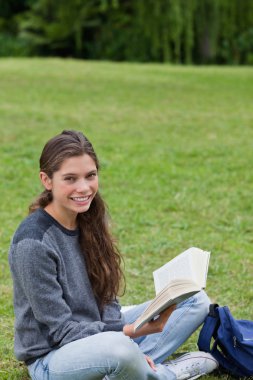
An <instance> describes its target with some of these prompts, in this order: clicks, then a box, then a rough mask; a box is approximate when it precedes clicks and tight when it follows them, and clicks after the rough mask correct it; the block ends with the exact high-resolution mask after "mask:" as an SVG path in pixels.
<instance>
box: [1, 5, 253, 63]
mask: <svg viewBox="0 0 253 380" xmlns="http://www.w3.org/2000/svg"><path fill="white" fill-rule="evenodd" d="M252 35H253V1H252V0H156V1H153V0H138V1H131V0H72V1H69V0H61V1H54V0H9V1H8V2H6V1H4V0H0V55H7V53H8V46H7V49H5V51H6V52H5V53H3V52H4V49H3V46H4V44H5V45H6V41H8V40H9V41H12V43H10V48H9V50H10V54H11V53H12V54H14V55H15V49H11V44H13V46H14V45H15V44H16V45H17V44H20V46H23V47H26V49H24V50H23V53H24V55H26V54H30V55H58V56H65V57H66V56H69V57H77V58H87V59H110V60H119V61H121V60H128V61H143V62H149V61H154V62H172V63H182V64H191V63H199V64H206V63H218V64H219V63H221V64H252V63H253V38H252ZM17 55H18V54H17Z"/></svg>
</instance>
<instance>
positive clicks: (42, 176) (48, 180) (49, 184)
mask: <svg viewBox="0 0 253 380" xmlns="http://www.w3.org/2000/svg"><path fill="white" fill-rule="evenodd" d="M40 180H41V183H42V185H43V186H44V187H45V189H46V190H52V180H51V178H49V177H48V175H47V174H46V173H45V172H40Z"/></svg>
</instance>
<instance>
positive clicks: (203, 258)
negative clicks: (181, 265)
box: [192, 250, 210, 289]
mask: <svg viewBox="0 0 253 380" xmlns="http://www.w3.org/2000/svg"><path fill="white" fill-rule="evenodd" d="M209 259H210V252H207V251H201V250H199V251H194V254H193V255H192V267H193V272H194V279H195V281H196V282H197V284H199V285H200V286H201V288H203V289H204V288H205V287H206V279H207V272H208V265H209Z"/></svg>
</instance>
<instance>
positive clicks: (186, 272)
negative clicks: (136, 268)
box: [153, 247, 210, 294]
mask: <svg viewBox="0 0 253 380" xmlns="http://www.w3.org/2000/svg"><path fill="white" fill-rule="evenodd" d="M209 256H210V252H206V251H203V250H201V249H199V248H195V247H192V248H189V249H187V250H186V251H184V252H182V253H181V254H179V255H178V256H176V257H174V259H172V260H171V261H169V262H168V263H167V264H165V265H163V266H162V267H161V268H159V269H157V270H155V271H154V272H153V277H154V284H155V292H156V294H158V293H159V292H160V291H161V290H162V289H163V288H164V287H165V286H166V285H167V284H168V283H169V282H170V281H172V280H175V279H177V278H185V279H191V280H192V281H194V282H196V283H197V284H199V285H200V286H201V287H202V288H204V287H205V285H206V277H207V270H208V264H209Z"/></svg>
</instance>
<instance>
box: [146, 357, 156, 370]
mask: <svg viewBox="0 0 253 380" xmlns="http://www.w3.org/2000/svg"><path fill="white" fill-rule="evenodd" d="M145 359H146V361H147V363H148V365H149V366H150V367H151V368H152V369H153V370H154V371H156V366H155V363H154V362H153V360H152V359H151V358H150V357H149V356H147V355H145Z"/></svg>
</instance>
